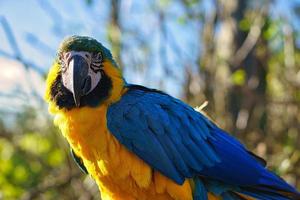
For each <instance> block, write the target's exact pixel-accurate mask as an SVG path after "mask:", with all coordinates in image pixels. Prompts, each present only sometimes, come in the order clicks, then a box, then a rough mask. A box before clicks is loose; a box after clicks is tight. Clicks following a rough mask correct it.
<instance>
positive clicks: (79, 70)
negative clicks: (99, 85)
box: [67, 55, 91, 107]
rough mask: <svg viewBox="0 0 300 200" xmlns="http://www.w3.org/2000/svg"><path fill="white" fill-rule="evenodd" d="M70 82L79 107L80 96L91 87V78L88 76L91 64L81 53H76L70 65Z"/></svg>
mask: <svg viewBox="0 0 300 200" xmlns="http://www.w3.org/2000/svg"><path fill="white" fill-rule="evenodd" d="M67 70H68V71H69V73H68V74H69V77H68V79H70V80H69V81H70V82H69V84H70V86H71V92H72V93H73V99H74V102H75V105H76V106H77V107H79V106H80V98H81V97H82V96H83V95H85V94H86V92H87V91H89V89H90V87H91V83H90V81H89V80H90V78H89V76H88V72H89V65H88V63H87V61H86V60H85V59H84V58H83V57H82V56H80V55H74V56H73V57H72V58H71V60H70V62H69V65H68V69H67Z"/></svg>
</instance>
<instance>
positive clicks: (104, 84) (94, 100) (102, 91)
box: [51, 71, 112, 110]
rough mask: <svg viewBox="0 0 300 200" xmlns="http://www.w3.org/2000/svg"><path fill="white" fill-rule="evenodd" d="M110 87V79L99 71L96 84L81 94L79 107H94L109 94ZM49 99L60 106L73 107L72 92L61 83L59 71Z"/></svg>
mask: <svg viewBox="0 0 300 200" xmlns="http://www.w3.org/2000/svg"><path fill="white" fill-rule="evenodd" d="M111 89H112V81H111V79H110V78H109V77H108V76H107V75H106V74H105V73H104V72H103V71H101V79H100V82H99V83H98V85H97V86H96V87H95V89H94V90H93V91H91V92H90V93H89V94H87V95H85V96H82V97H81V99H80V107H84V106H89V107H96V106H98V105H99V104H100V103H102V102H103V101H104V100H106V99H107V98H108V97H109V96H110V91H111ZM51 100H52V101H54V102H55V103H56V105H57V106H58V107H59V108H60V109H61V108H66V109H68V110H70V109H72V108H75V107H76V105H75V102H74V99H73V95H72V93H71V92H70V91H69V90H68V89H67V88H66V87H65V86H64V85H63V84H62V79H61V73H60V74H59V75H58V76H57V78H56V79H55V81H54V82H53V84H52V86H51Z"/></svg>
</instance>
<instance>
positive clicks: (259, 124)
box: [0, 0, 300, 200]
mask: <svg viewBox="0 0 300 200" xmlns="http://www.w3.org/2000/svg"><path fill="white" fill-rule="evenodd" d="M299 19H300V0H289V1H287V0H264V1H263V0H149V1H139V0H111V1H109V0H77V1H71V0H65V1H60V0H51V1H50V0H26V1H25V0H19V1H10V0H1V1H0V70H1V73H0V199H5V200H6V199H8V200H10V199H22V200H29V199H57V198H58V199H80V200H87V199H99V198H100V197H99V192H98V189H97V187H96V185H95V184H94V182H93V180H91V179H90V178H89V177H88V176H85V175H84V174H83V173H82V172H80V171H79V169H78V168H77V167H76V166H75V164H74V162H73V161H72V159H71V158H70V151H69V147H68V145H67V143H66V141H65V140H64V138H63V137H62V136H61V135H60V133H59V132H58V130H57V129H56V128H55V127H54V126H53V125H52V117H51V116H50V115H49V114H48V112H47V105H46V104H45V102H44V101H43V93H44V88H45V83H44V82H45V77H46V74H47V71H48V69H49V68H50V66H51V63H52V62H53V59H54V57H55V55H56V49H57V47H58V45H59V43H60V41H61V40H62V39H63V38H64V37H66V36H68V35H73V34H77V35H88V36H92V37H94V38H96V39H97V40H99V41H101V42H102V43H103V44H104V45H105V46H107V47H108V48H109V49H111V50H112V53H113V55H114V56H115V58H116V61H117V62H118V63H119V65H120V67H121V68H122V70H123V72H124V76H125V77H126V79H127V81H128V82H131V83H136V84H143V85H145V86H148V87H155V88H159V89H161V90H163V91H166V92H167V93H169V94H171V95H173V96H176V97H178V98H180V99H182V100H183V101H185V102H187V103H189V104H191V105H192V106H200V105H201V104H202V103H203V102H205V101H207V102H208V105H207V106H206V107H205V108H204V110H205V111H206V112H207V113H208V114H209V115H210V116H211V117H212V119H214V120H215V121H216V122H217V124H219V126H221V127H222V128H224V129H225V130H227V131H228V132H230V133H231V134H233V135H234V136H235V137H237V138H239V139H240V140H241V141H242V142H243V143H244V144H245V145H246V146H247V147H248V148H249V149H251V150H252V151H253V152H255V153H256V154H258V155H259V156H261V157H263V158H265V159H266V160H267V161H268V167H269V168H270V169H272V170H273V171H275V172H276V173H278V174H279V175H281V176H282V177H283V178H284V179H285V180H287V181H288V182H289V183H291V184H293V185H295V186H296V187H297V188H298V189H300V123H299V122H300V20H299Z"/></svg>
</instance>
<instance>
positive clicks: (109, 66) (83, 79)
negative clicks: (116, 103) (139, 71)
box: [46, 36, 124, 109]
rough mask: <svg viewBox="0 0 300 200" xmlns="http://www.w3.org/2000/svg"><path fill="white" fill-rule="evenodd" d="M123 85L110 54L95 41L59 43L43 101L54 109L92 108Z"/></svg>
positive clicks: (82, 39)
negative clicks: (50, 104) (51, 104)
mask: <svg viewBox="0 0 300 200" xmlns="http://www.w3.org/2000/svg"><path fill="white" fill-rule="evenodd" d="M123 85H124V81H123V78H122V76H121V72H120V70H119V68H118V67H117V64H116V63H115V61H114V59H113V57H112V55H111V53H110V51H109V50H108V49H107V48H105V47H104V46H103V45H102V44H101V43H100V42H98V41H97V40H95V39H93V38H90V37H86V36H71V37H68V38H66V39H64V40H63V42H62V43H61V44H60V47H59V49H58V52H57V57H56V59H55V62H54V65H53V66H52V68H51V69H50V72H49V74H48V77H47V85H46V100H48V101H51V102H54V103H55V104H56V106H57V107H58V108H60V109H61V108H66V109H72V108H76V107H83V106H90V107H96V106H98V105H99V104H100V103H102V102H104V101H105V100H107V99H109V98H110V97H111V96H112V95H113V93H116V92H118V91H119V90H120V89H121V88H122V86H123Z"/></svg>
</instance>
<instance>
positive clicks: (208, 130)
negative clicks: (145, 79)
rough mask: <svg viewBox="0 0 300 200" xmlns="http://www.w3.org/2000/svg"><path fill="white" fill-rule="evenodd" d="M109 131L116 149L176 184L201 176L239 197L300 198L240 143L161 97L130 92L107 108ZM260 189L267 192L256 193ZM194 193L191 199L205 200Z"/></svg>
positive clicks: (227, 195)
mask: <svg viewBox="0 0 300 200" xmlns="http://www.w3.org/2000/svg"><path fill="white" fill-rule="evenodd" d="M107 127H108V129H109V130H110V132H111V133H112V134H113V135H114V136H115V137H116V138H117V139H118V140H119V142H120V143H122V144H123V145H125V146H126V147H127V148H128V149H129V150H130V151H132V152H133V153H135V154H136V155H138V156H139V157H140V158H141V159H142V160H144V161H145V162H147V163H148V164H149V165H150V166H152V167H153V168H154V169H156V170H158V171H160V172H161V173H162V174H164V175H165V176H167V177H169V178H170V179H172V180H173V181H175V182H176V183H178V184H182V183H183V181H184V180H185V178H192V177H197V176H201V177H204V178H207V179H209V180H216V181H221V182H223V183H226V184H229V185H231V186H239V187H240V188H241V189H240V192H241V193H244V194H247V195H252V196H254V195H253V193H254V192H253V191H258V193H257V194H256V196H254V197H257V198H261V199H263V198H265V196H264V195H266V194H265V193H267V197H266V198H265V199H268V198H269V197H276V195H278V196H279V197H282V198H283V199H284V196H280V194H279V193H278V192H276V191H275V189H279V190H282V191H287V192H291V193H296V195H299V194H298V193H297V192H296V190H295V189H294V188H293V187H291V186H290V185H288V184H287V183H285V182H284V181H283V180H282V179H280V178H279V177H277V176H276V175H274V174H272V173H270V172H269V171H267V170H266V169H265V168H264V165H262V164H260V163H259V162H257V159H258V158H257V157H256V156H255V155H251V153H248V151H247V149H246V148H245V147H244V146H243V145H242V144H241V143H240V142H239V141H237V140H236V139H234V138H232V137H231V136H230V135H228V134H227V133H225V132H224V131H223V130H221V129H219V128H218V127H217V126H216V125H214V124H213V123H212V122H211V121H209V120H208V119H207V118H206V117H205V116H203V115H202V114H200V113H199V112H197V111H195V110H194V109H193V108H191V107H190V106H188V105H186V104H184V103H183V102H181V101H180V100H178V99H175V98H172V97H171V96H169V95H167V94H164V93H162V92H158V91H156V90H151V89H147V88H144V87H141V86H132V87H129V90H128V91H127V92H126V93H125V94H124V95H123V96H122V98H121V99H120V100H119V101H118V102H116V103H114V104H112V105H111V106H110V107H109V108H108V111H107ZM199 181H200V180H199ZM199 181H198V183H199ZM201 184H202V182H201V181H200V183H199V184H198V185H199V186H197V185H196V186H197V187H196V191H198V190H199V191H204V190H205V187H202V186H203V184H202V185H201ZM204 185H205V183H204ZM262 185H265V186H269V188H268V187H267V188H268V189H267V188H265V189H264V190H262V191H260V190H259V188H260V186H262ZM235 188H236V187H235ZM249 188H250V189H249ZM227 190H230V188H229V189H228V188H227ZM196 191H195V199H197V198H198V199H205V198H202V197H201V195H200V193H201V192H200V193H199V195H198V194H197V195H196ZM270 193H271V194H270ZM222 195H223V198H224V199H228V200H229V199H239V196H238V195H235V194H232V193H226V192H224V194H222ZM272 195H273V196H272ZM198 196H199V197H198ZM196 197H197V198H196ZM200 197H201V198H200ZM297 197H298V196H297ZM269 199H271V198H269ZM278 199H280V198H278ZM287 199H288V198H287ZM291 199H293V198H291ZM294 199H297V198H294Z"/></svg>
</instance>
